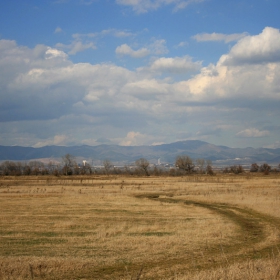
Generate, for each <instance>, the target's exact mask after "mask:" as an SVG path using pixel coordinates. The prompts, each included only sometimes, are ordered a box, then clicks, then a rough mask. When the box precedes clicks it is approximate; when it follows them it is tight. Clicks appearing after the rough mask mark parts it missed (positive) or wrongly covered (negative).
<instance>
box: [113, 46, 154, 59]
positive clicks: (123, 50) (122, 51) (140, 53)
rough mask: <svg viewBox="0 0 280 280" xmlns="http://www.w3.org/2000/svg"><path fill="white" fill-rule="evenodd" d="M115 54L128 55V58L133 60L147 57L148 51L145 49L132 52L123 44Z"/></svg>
mask: <svg viewBox="0 0 280 280" xmlns="http://www.w3.org/2000/svg"><path fill="white" fill-rule="evenodd" d="M116 54H117V55H128V56H131V57H134V58H142V57H145V56H148V55H149V54H150V51H149V50H148V49H147V48H141V49H139V50H133V49H132V48H131V47H130V46H128V45H127V44H123V45H121V46H119V47H117V48H116Z"/></svg>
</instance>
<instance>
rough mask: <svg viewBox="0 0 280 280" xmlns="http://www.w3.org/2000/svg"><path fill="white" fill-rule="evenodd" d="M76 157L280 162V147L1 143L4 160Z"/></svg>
mask: <svg viewBox="0 0 280 280" xmlns="http://www.w3.org/2000/svg"><path fill="white" fill-rule="evenodd" d="M68 153H69V154H71V155H73V156H75V157H76V160H77V162H79V161H80V162H81V161H82V160H83V159H84V160H87V161H89V162H90V163H92V164H95V165H98V164H102V161H103V160H105V159H108V160H110V161H111V162H112V163H114V164H130V163H134V162H135V160H137V159H139V158H141V157H144V158H146V159H147V160H149V161H150V162H151V163H156V162H157V161H158V159H159V158H160V160H161V162H162V163H174V161H175V159H176V157H177V156H178V155H183V154H185V155H188V156H190V157H191V158H193V159H197V158H204V159H209V160H212V162H213V164H215V165H220V166H223V165H232V164H244V165H246V164H248V165H249V164H251V163H254V162H257V163H261V162H267V163H270V164H277V165H278V164H279V163H280V149H267V148H258V149H255V148H229V147H226V146H216V145H213V144H209V143H207V142H203V141H199V140H187V141H180V142H175V143H171V144H162V145H156V146H118V145H99V146H86V145H83V146H72V147H65V146H45V147H41V148H32V147H20V146H0V161H5V160H11V161H29V160H42V159H45V160H53V161H61V157H62V156H64V155H66V154H68Z"/></svg>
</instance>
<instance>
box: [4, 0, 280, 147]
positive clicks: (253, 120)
mask: <svg viewBox="0 0 280 280" xmlns="http://www.w3.org/2000/svg"><path fill="white" fill-rule="evenodd" d="M118 2H119V3H120V4H121V2H122V4H124V3H127V4H128V3H129V2H128V1H126V2H125V1H118ZM130 3H138V4H139V5H140V4H141V3H142V2H141V1H138V2H137V1H135V2H133V1H131V2H130ZM147 3H148V4H153V3H152V2H149V1H148V2H147ZM160 3H161V4H163V2H154V4H155V5H156V4H157V5H159V4H160ZM174 3H175V2H174ZM142 4H143V3H142ZM164 4H166V3H164ZM177 4H179V2H178V3H177ZM131 5H132V4H131ZM135 5H136V4H135ZM63 47H64V48H65V47H66V46H63ZM90 47H94V46H93V45H92V46H90ZM83 48H86V47H85V46H82V45H80V46H76V47H75V45H71V46H69V51H68V54H71V53H74V52H78V51H79V50H81V49H83ZM166 51H167V50H166V47H165V41H164V40H155V41H154V42H153V44H151V45H149V46H148V47H147V48H146V49H145V48H140V49H138V50H133V49H132V48H131V47H130V46H128V45H126V44H125V45H121V46H120V47H118V48H117V49H116V53H117V54H119V55H129V56H131V57H134V58H137V57H144V56H145V55H146V54H148V52H149V53H154V54H157V55H158V57H157V58H155V59H154V60H152V61H150V62H149V64H148V65H145V66H144V67H141V68H138V69H136V70H134V71H132V70H128V69H127V68H125V67H120V66H117V65H115V64H113V63H103V64H89V63H73V62H72V61H71V59H70V58H69V56H68V54H67V53H66V52H64V51H63V50H62V49H61V48H59V46H57V47H56V48H51V47H49V46H45V45H37V46H35V47H34V48H28V47H25V46H20V45H18V44H17V43H16V42H15V41H11V40H0V89H1V91H0V98H1V102H0V109H1V111H0V120H1V127H2V133H1V135H0V140H1V143H3V144H7V145H10V144H18V145H21V144H23V143H25V144H26V145H31V146H36V147H37V146H41V145H45V144H53V143H58V144H61V145H63V144H64V145H71V144H81V143H85V144H92V145H94V144H97V143H98V141H97V140H98V139H101V138H102V137H103V138H106V139H110V141H111V142H112V143H116V144H122V145H140V144H144V143H145V144H152V143H156V142H171V141H176V140H181V139H184V138H186V137H187V138H197V137H198V136H199V137H200V139H203V140H206V139H207V140H209V138H207V137H210V136H209V135H212V134H211V131H219V134H227V135H228V136H230V135H232V137H233V138H234V137H236V138H239V139H241V138H244V137H252V138H261V137H267V136H268V135H269V136H270V137H272V138H273V135H275V138H276V137H277V135H278V134H276V131H277V129H275V130H273V129H272V127H273V125H276V123H277V120H279V105H280V84H279V77H280V55H279V54H280V33H279V30H278V29H275V28H271V27H266V28H265V29H264V30H263V31H262V32H261V33H260V34H258V35H254V36H250V35H246V36H245V37H244V36H243V37H242V38H240V39H239V40H238V41H237V43H236V44H235V45H234V46H233V47H232V48H231V49H230V50H229V52H228V53H226V54H224V55H222V56H221V57H220V59H219V60H218V61H217V63H216V64H210V65H208V66H206V67H205V66H202V62H200V61H193V59H192V58H191V57H189V56H182V57H173V58H172V57H164V56H162V55H163V54H164V53H166ZM163 73H164V75H163ZM186 73H188V74H189V73H193V74H192V76H186V78H184V77H183V78H181V80H179V81H178V80H174V79H172V75H176V74H180V75H182V74H186ZM169 75H170V76H169ZM180 77H181V76H180ZM229 123H230V126H228V124H229ZM266 126H267V127H271V129H269V128H266ZM186 127H187V131H186ZM248 127H249V128H248ZM275 127H276V126H275ZM166 131H168V133H166ZM47 135H52V136H47ZM11 138H12V139H14V143H10V142H8V140H7V139H11Z"/></svg>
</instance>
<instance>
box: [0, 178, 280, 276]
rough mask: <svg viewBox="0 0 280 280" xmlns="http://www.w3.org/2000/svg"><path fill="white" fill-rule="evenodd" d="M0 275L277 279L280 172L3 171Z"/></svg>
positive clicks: (279, 269)
mask: <svg viewBox="0 0 280 280" xmlns="http://www.w3.org/2000/svg"><path fill="white" fill-rule="evenodd" d="M0 210H1V211H0V279H3V280H6V279H9V280H12V279H73V280H74V279H125V280H126V279H130V280H137V279H177V280H186V279H210V280H211V279H280V175H277V174H276V175H269V176H262V175H248V174H247V175H242V176H238V175H216V176H206V175H205V176H204V175H201V176H196V175H192V176H184V177H132V176H131V177H120V176H91V177H84V176H83V177H74V176H69V177H47V176H41V177H35V176H30V177H2V178H1V179H0Z"/></svg>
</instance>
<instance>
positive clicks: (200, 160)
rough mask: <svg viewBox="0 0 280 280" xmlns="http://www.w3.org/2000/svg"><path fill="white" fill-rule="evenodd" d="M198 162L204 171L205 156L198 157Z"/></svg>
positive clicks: (200, 168) (201, 170) (200, 169)
mask: <svg viewBox="0 0 280 280" xmlns="http://www.w3.org/2000/svg"><path fill="white" fill-rule="evenodd" d="M196 164H197V165H198V167H199V171H200V172H201V173H202V172H203V170H204V165H205V160H204V159H203V158H198V159H197V160H196Z"/></svg>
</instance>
